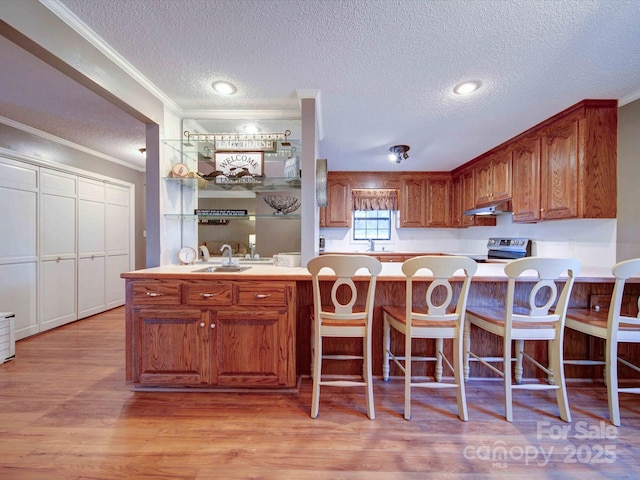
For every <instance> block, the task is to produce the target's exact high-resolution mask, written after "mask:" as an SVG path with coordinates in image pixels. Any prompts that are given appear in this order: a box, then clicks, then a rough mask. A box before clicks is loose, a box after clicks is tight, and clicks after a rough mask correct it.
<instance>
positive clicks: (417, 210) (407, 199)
mask: <svg viewBox="0 0 640 480" xmlns="http://www.w3.org/2000/svg"><path fill="white" fill-rule="evenodd" d="M426 198H427V185H426V182H425V181H424V180H423V179H420V178H417V177H416V176H412V177H408V178H403V179H402V188H401V190H400V226H401V227H404V228H412V227H424V226H425V224H426Z"/></svg>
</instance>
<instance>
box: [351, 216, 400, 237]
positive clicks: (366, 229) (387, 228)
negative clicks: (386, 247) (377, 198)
mask: <svg viewBox="0 0 640 480" xmlns="http://www.w3.org/2000/svg"><path fill="white" fill-rule="evenodd" d="M353 239H354V240H391V210H366V211H365V210H354V212H353Z"/></svg>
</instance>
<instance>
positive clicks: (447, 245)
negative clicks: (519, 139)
mask: <svg viewBox="0 0 640 480" xmlns="http://www.w3.org/2000/svg"><path fill="white" fill-rule="evenodd" d="M616 227H617V221H616V219H576V220H554V221H546V222H540V223H530V224H519V223H512V222H511V218H510V216H508V215H501V216H498V221H497V225H496V226H495V227H471V228H463V229H457V228H433V229H429V228H399V229H395V232H394V233H393V234H392V239H391V241H382V240H378V241H376V251H382V250H384V251H402V252H417V251H420V252H429V253H466V254H485V253H487V239H488V238H489V237H527V238H530V239H531V240H533V247H532V253H533V255H538V256H542V257H575V258H578V259H579V260H580V261H581V262H582V264H583V265H589V266H599V267H610V266H612V265H613V264H614V263H616ZM320 234H321V235H324V236H325V242H326V246H325V251H326V252H358V251H365V250H367V248H368V243H367V242H365V241H360V242H355V241H353V240H352V238H351V237H352V231H351V229H347V228H322V229H320Z"/></svg>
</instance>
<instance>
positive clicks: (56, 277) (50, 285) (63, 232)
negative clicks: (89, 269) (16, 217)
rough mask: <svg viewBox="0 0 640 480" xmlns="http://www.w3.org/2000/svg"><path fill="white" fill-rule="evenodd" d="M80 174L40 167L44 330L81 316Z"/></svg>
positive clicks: (42, 321) (42, 320) (41, 280)
mask: <svg viewBox="0 0 640 480" xmlns="http://www.w3.org/2000/svg"><path fill="white" fill-rule="evenodd" d="M77 209H78V177H77V176H76V175H71V174H68V173H64V172H59V171H56V170H50V169H47V168H41V169H40V219H39V220H40V221H39V225H40V230H39V238H40V281H39V298H40V302H39V303H40V308H39V317H40V331H41V332H42V331H44V330H49V329H51V328H55V327H59V326H60V325H64V324H65V323H69V322H72V321H74V320H77V319H78V310H77V297H76V285H77V270H78V263H77V262H78V248H77V247H78V243H77V234H78V230H77V226H78V222H77Z"/></svg>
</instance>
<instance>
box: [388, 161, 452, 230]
mask: <svg viewBox="0 0 640 480" xmlns="http://www.w3.org/2000/svg"><path fill="white" fill-rule="evenodd" d="M449 189H450V176H449V174H442V175H440V174H431V173H430V174H422V175H416V174H413V175H411V176H410V177H409V176H407V177H403V179H402V182H401V189H400V226H401V227H404V228H416V227H418V228H420V227H431V228H438V227H448V226H450V222H451V220H450V217H449V208H450V205H449V203H450V199H449Z"/></svg>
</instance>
